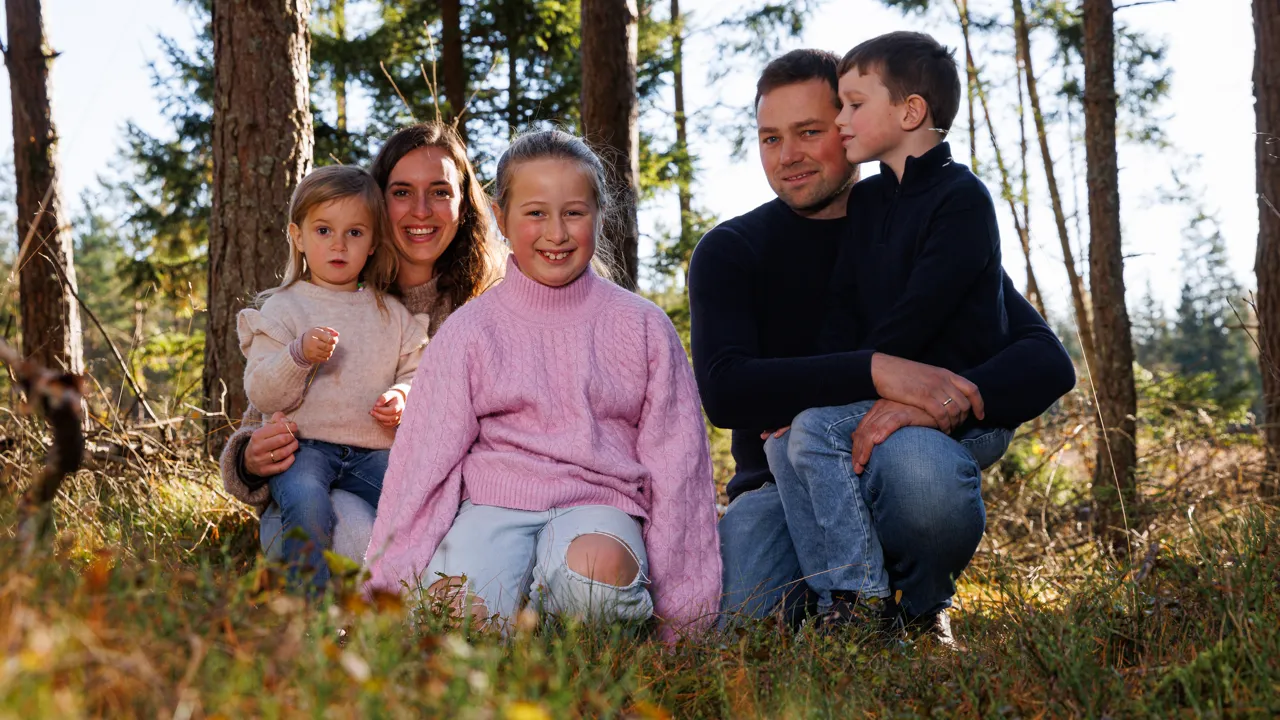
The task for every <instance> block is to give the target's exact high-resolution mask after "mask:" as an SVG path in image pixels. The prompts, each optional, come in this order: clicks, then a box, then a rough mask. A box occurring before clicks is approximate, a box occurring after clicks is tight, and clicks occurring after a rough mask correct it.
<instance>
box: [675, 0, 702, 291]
mask: <svg viewBox="0 0 1280 720" xmlns="http://www.w3.org/2000/svg"><path fill="white" fill-rule="evenodd" d="M671 58H672V75H673V80H672V90H673V92H674V94H675V105H676V117H675V120H676V161H677V162H678V163H679V168H678V170H677V173H676V191H677V193H678V195H679V198H680V249H681V252H682V253H684V256H685V262H684V266H683V267H682V268H681V272H682V273H686V274H687V272H688V257H689V255H691V254H692V253H693V246H694V244H695V243H696V242H697V238H695V237H693V190H692V187H693V158H691V157H690V156H689V118H688V116H687V115H686V114H685V107H684V16H683V15H681V14H680V0H671Z"/></svg>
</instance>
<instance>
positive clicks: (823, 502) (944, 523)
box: [765, 401, 1013, 614]
mask: <svg viewBox="0 0 1280 720" xmlns="http://www.w3.org/2000/svg"><path fill="white" fill-rule="evenodd" d="M874 404H875V402H874V401H866V402H860V403H853V404H851V405H844V406H838V407H825V408H814V409H812V410H806V411H804V412H802V413H800V414H799V415H797V416H796V418H795V420H794V421H793V422H792V424H791V429H790V430H789V431H788V432H787V434H786V435H783V436H782V437H781V438H772V437H771V438H769V439H768V441H767V442H766V443H765V455H766V456H767V457H768V459H769V470H770V472H772V473H773V476H774V479H775V480H776V482H777V491H778V494H779V496H780V498H781V501H782V508H783V510H784V512H785V515H786V524H787V528H788V530H789V531H790V535H791V540H792V542H793V543H794V546H795V552H796V555H797V557H798V560H799V565H800V570H801V572H802V573H803V577H804V579H805V581H806V582H807V583H808V585H809V588H810V589H811V590H813V591H814V593H816V595H817V602H818V609H819V610H823V609H825V608H827V607H830V605H831V603H832V596H831V593H832V592H833V591H835V590H845V591H854V592H858V593H861V594H862V595H864V596H871V597H888V596H889V595H890V594H892V590H893V589H895V588H896V589H901V590H903V591H904V595H905V597H904V598H903V605H904V607H906V608H907V610H908V612H910V613H912V614H923V613H925V612H931V611H933V610H936V609H937V608H938V607H945V606H946V605H948V604H950V603H949V601H950V597H951V595H952V594H953V593H954V592H955V585H954V582H955V579H956V577H957V576H958V575H959V574H960V571H961V570H963V569H964V567H965V566H966V565H968V563H969V559H970V558H971V557H972V556H973V551H974V550H975V549H976V548H977V545H978V541H979V540H980V539H981V538H982V533H983V529H984V526H985V520H986V513H985V509H984V508H983V504H982V495H981V482H982V474H981V469H982V468H986V467H988V466H990V465H992V464H994V463H995V462H996V461H997V460H999V459H1000V457H1001V456H1002V455H1003V454H1004V452H1005V450H1007V449H1008V447H1009V442H1010V440H1012V438H1013V431H1011V430H1007V429H1005V428H974V429H972V430H969V431H968V432H966V433H964V434H962V435H960V436H958V437H956V438H954V439H953V438H951V437H948V436H947V435H945V434H943V433H941V432H938V431H937V430H932V429H929V428H921V427H905V428H902V429H900V430H898V431H897V432H896V433H894V434H893V435H892V436H891V437H890V438H889V440H888V441H886V442H885V443H884V444H883V445H881V446H879V447H877V448H876V449H875V450H873V451H872V453H871V459H870V461H868V463H867V466H866V468H865V469H864V470H863V472H862V474H861V475H858V474H855V473H854V472H853V460H852V455H851V452H852V446H853V441H852V436H853V431H854V430H856V429H857V427H858V425H859V423H861V421H862V418H863V416H864V415H866V414H867V412H868V411H869V410H871V407H872V406H873V405H874ZM893 576H896V577H893ZM891 578H892V579H891Z"/></svg>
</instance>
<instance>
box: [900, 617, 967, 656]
mask: <svg viewBox="0 0 1280 720" xmlns="http://www.w3.org/2000/svg"><path fill="white" fill-rule="evenodd" d="M905 629H906V634H907V636H908V637H909V638H912V639H922V638H932V639H933V641H934V642H936V643H937V644H938V646H939V647H942V648H945V649H947V650H951V651H952V652H958V653H961V652H965V651H966V650H968V648H966V647H965V646H964V645H963V644H961V643H960V641H959V640H956V636H955V634H954V633H953V632H952V631H951V617H950V616H948V615H947V611H946V610H939V611H938V612H936V613H932V614H929V615H921V616H920V617H917V618H914V619H912V620H909V621H907V622H906V623H905Z"/></svg>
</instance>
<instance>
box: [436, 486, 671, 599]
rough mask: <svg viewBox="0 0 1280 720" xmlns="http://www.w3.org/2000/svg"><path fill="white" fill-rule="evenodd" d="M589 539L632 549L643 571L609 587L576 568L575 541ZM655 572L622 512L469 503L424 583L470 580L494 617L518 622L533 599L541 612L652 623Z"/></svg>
mask: <svg viewBox="0 0 1280 720" xmlns="http://www.w3.org/2000/svg"><path fill="white" fill-rule="evenodd" d="M590 534H599V535H607V536H609V537H612V538H613V539H615V540H617V541H619V542H621V543H622V544H623V545H624V546H626V548H627V549H628V550H629V551H630V552H631V555H632V557H633V558H634V559H635V561H636V565H637V566H638V567H639V568H640V572H639V573H637V574H636V577H635V579H634V580H633V581H631V583H630V584H628V585H626V586H625V587H620V586H617V585H609V584H607V583H602V582H599V581H596V580H592V579H591V578H588V577H586V576H585V575H582V574H581V573H578V572H576V571H574V570H572V569H571V568H569V566H568V563H567V561H566V555H567V553H568V551H569V544H570V543H572V542H573V541H574V540H575V539H577V538H578V537H580V536H582V535H590ZM648 575H649V561H648V556H647V555H646V553H645V549H644V535H643V534H642V531H641V529H640V523H639V522H638V521H637V520H636V519H635V518H633V517H631V516H630V515H628V514H626V513H624V512H622V511H621V510H619V509H617V508H615V507H610V506H608V505H581V506H577V507H568V508H552V509H551V510H546V511H542V512H531V511H527V510H512V509H510V508H502V507H495V506H492V505H475V504H473V503H472V502H471V501H470V500H467V501H464V502H463V503H462V507H461V508H459V509H458V515H457V517H456V518H454V521H453V527H451V528H450V529H449V532H448V533H447V534H446V535H445V536H444V540H442V541H441V543H440V547H439V548H437V549H436V552H435V555H433V556H432V557H431V562H430V563H429V564H428V565H427V572H426V573H425V575H424V576H423V578H422V585H423V587H424V588H425V587H430V586H431V585H432V584H433V583H435V582H436V581H437V580H439V579H440V578H441V577H461V576H465V577H466V578H467V585H468V587H469V589H470V591H471V592H472V593H474V594H475V595H476V596H478V597H479V598H480V600H481V601H482V602H483V603H484V606H485V609H486V610H487V611H488V614H489V616H490V617H493V616H498V617H503V618H511V617H514V615H515V613H516V612H517V611H518V610H519V609H520V608H521V606H522V605H523V604H524V603H525V602H526V601H528V603H529V606H530V607H532V608H534V609H535V610H539V611H542V612H547V613H551V614H557V615H570V616H575V617H590V618H599V619H605V620H645V619H648V618H649V617H650V616H651V615H653V600H652V598H651V597H650V596H649V591H648V590H647V589H646V588H645V585H647V584H648V582H649V577H648Z"/></svg>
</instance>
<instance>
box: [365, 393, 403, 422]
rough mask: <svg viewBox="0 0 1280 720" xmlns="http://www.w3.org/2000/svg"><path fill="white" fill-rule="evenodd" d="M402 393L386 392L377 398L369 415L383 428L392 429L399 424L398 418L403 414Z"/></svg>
mask: <svg viewBox="0 0 1280 720" xmlns="http://www.w3.org/2000/svg"><path fill="white" fill-rule="evenodd" d="M404 401H405V397H404V393H403V392H401V391H399V390H388V391H386V392H384V393H382V394H381V395H379V396H378V401H377V402H375V403H374V404H373V409H372V410H370V411H369V414H370V415H372V416H373V419H374V420H377V421H378V424H379V425H381V426H382V427H384V428H394V427H396V426H397V425H399V424H400V416H401V415H402V414H403V413H404Z"/></svg>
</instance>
